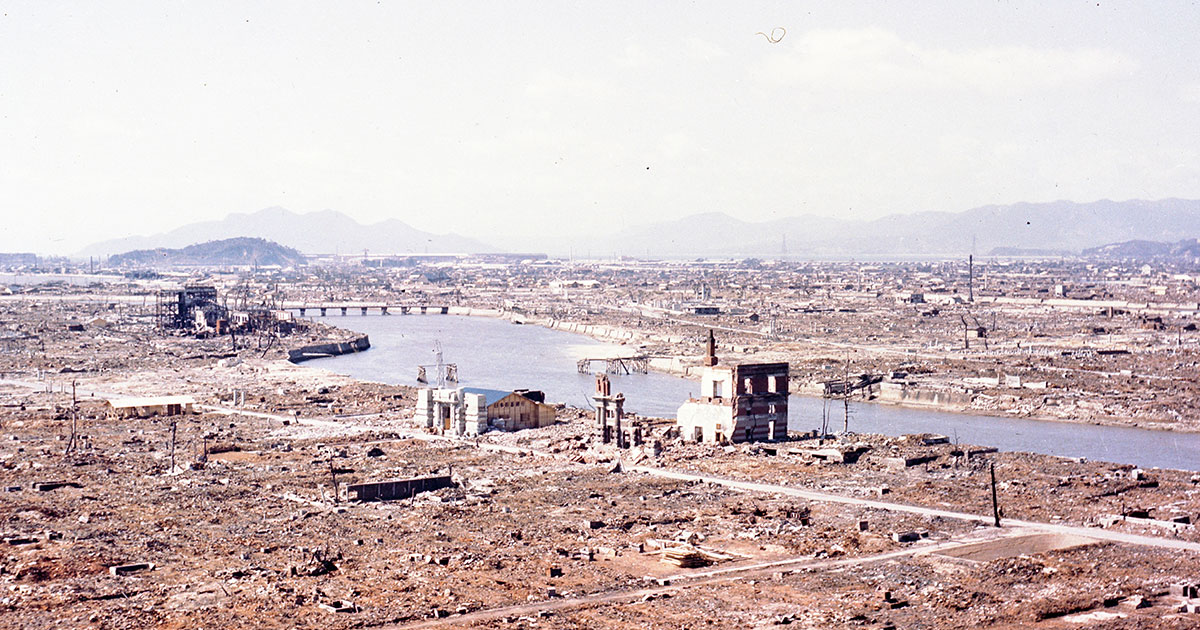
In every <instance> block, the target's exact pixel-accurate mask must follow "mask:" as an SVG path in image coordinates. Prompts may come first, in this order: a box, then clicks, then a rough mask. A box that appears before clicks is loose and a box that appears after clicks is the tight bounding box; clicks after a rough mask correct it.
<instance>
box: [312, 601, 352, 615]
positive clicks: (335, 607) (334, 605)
mask: <svg viewBox="0 0 1200 630" xmlns="http://www.w3.org/2000/svg"><path fill="white" fill-rule="evenodd" d="M317 607H318V608H320V609H321V610H327V611H329V612H333V613H353V612H358V606H356V605H354V604H353V603H352V602H347V601H342V600H340V599H339V600H334V601H332V602H329V603H327V604H325V603H322V604H317Z"/></svg>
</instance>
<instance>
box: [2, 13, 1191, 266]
mask: <svg viewBox="0 0 1200 630" xmlns="http://www.w3.org/2000/svg"><path fill="white" fill-rule="evenodd" d="M0 8H2V11H0V12H2V14H3V15H0V204H2V206H0V207H2V208H3V210H2V215H0V216H3V218H4V221H3V224H2V225H0V251H38V252H73V251H76V250H78V249H79V248H81V247H82V246H84V245H86V244H88V243H91V242H94V241H98V240H102V239H106V238H111V237H117V236H123V235H127V234H149V233H154V232H159V231H164V230H167V229H171V228H174V227H177V226H179V225H183V224H185V223H189V222H192V221H198V220H206V219H217V218H221V217H223V216H225V215H226V214H228V213H230V212H252V211H255V210H258V209H261V208H264V207H267V206H275V205H278V206H284V207H286V208H289V209H291V210H294V211H297V212H310V211H316V210H321V209H325V208H331V209H334V210H338V211H341V212H344V213H346V214H349V215H351V216H353V217H355V218H356V219H358V220H360V221H363V222H374V221H378V220H382V219H385V218H389V217H394V218H398V219H400V220H402V221H405V222H407V223H409V224H411V225H413V226H415V227H418V228H421V229H425V230H430V231H435V232H447V231H455V232H459V233H461V234H465V235H468V236H474V237H478V238H483V239H485V240H488V241H490V242H492V243H494V244H496V245H498V246H501V247H505V248H508V247H506V245H509V244H511V245H512V248H513V249H519V248H520V243H522V242H526V241H524V240H523V238H524V236H525V235H528V234H531V233H536V234H539V235H557V234H567V233H575V232H578V231H579V230H582V229H589V228H596V229H606V230H616V229H618V228H620V227H624V226H627V225H633V224H639V223H647V222H650V221H653V220H657V219H660V218H661V219H672V218H678V217H681V216H685V215H688V214H693V213H697V212H709V211H722V212H726V213H729V214H732V215H735V216H740V217H743V218H746V219H749V220H766V219H771V218H775V217H780V216H787V215H797V214H819V215H826V216H843V217H855V218H872V217H876V216H881V215H883V214H888V213H892V212H914V211H920V210H951V211H957V210H964V209H967V208H970V207H974V206H978V205H984V204H991V203H1012V202H1017V201H1050V200H1055V199H1070V200H1075V201H1092V200H1095V199H1100V198H1110V199H1129V198H1148V199H1157V198H1163V197H1188V198H1200V43H1198V42H1200V36H1198V35H1197V33H1200V7H1198V6H1197V3H1196V2H1172V1H1163V0H1160V1H1157V2H1109V1H1105V0H1102V1H1101V2H1095V1H1092V2H1075V1H1068V0H1054V1H1051V2H1046V1H1045V0H1039V1H1036V2H1028V3H1026V2H1007V1H1004V0H1000V1H994V0H993V1H982V0H981V1H976V2H971V1H967V2H964V1H962V0H951V1H946V2H929V1H921V2H911V3H908V2H894V1H892V2H846V1H843V0H839V1H837V2H821V3H817V2H770V3H768V2H745V3H742V2H737V3H733V2H721V3H717V2H712V3H708V2H687V3H683V2H680V3H670V2H662V3H660V2H646V1H644V0H643V1H639V2H629V3H623V2H614V1H604V2H591V3H572V2H557V1H555V2H545V1H543V2H536V3H518V2H471V3H459V2H446V1H438V2H420V3H418V2H386V3H375V2H371V3H356V2H323V3H314V4H311V5H307V4H304V3H301V2H279V3H260V2H230V3H220V2H189V3H172V2H163V1H159V0H155V1H150V2H141V3H135V2H118V1H113V2H86V3H69V2H60V1H54V2H48V1H46V0H37V1H35V2H13V1H7V0H0ZM776 27H783V28H785V29H786V35H784V36H783V38H782V39H781V40H780V41H778V42H777V43H772V42H770V41H768V39H767V37H765V36H764V35H760V34H757V33H758V32H759V31H763V32H766V33H770V32H771V31H772V29H774V28H776ZM776 34H782V31H776Z"/></svg>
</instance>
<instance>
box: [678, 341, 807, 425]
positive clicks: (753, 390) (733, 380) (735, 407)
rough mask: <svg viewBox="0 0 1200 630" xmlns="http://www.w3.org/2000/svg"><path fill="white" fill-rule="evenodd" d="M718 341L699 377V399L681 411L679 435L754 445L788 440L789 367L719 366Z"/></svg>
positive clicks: (711, 344)
mask: <svg viewBox="0 0 1200 630" xmlns="http://www.w3.org/2000/svg"><path fill="white" fill-rule="evenodd" d="M717 363H718V361H717V355H716V341H715V340H714V339H713V333H712V331H711V330H710V331H708V348H707V353H706V356H705V357H704V362H703V366H704V367H703V370H702V371H701V374H700V396H699V397H698V398H692V399H690V400H688V401H687V402H686V403H684V404H683V405H682V406H680V407H679V412H678V413H677V415H676V423H677V424H678V426H679V434H680V436H682V437H683V438H684V439H686V440H694V441H698V442H717V443H722V442H758V441H764V440H782V439H785V438H786V437H787V419H788V364H787V363H746V364H742V365H731V366H722V365H717Z"/></svg>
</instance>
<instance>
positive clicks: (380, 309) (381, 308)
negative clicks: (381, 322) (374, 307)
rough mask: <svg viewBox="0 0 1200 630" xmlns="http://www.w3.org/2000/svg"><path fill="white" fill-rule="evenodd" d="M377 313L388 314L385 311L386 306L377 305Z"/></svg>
mask: <svg viewBox="0 0 1200 630" xmlns="http://www.w3.org/2000/svg"><path fill="white" fill-rule="evenodd" d="M379 314H380V315H387V314H388V312H387V307H386V306H380V307H379Z"/></svg>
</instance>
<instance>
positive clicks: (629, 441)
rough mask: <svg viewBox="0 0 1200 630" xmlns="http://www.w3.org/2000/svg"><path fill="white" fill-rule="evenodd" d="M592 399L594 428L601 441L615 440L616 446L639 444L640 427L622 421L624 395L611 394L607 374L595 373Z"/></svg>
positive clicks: (623, 415) (640, 440)
mask: <svg viewBox="0 0 1200 630" xmlns="http://www.w3.org/2000/svg"><path fill="white" fill-rule="evenodd" d="M592 400H594V401H596V430H597V431H598V432H599V434H600V441H601V442H603V443H605V444H608V443H610V442H616V443H617V448H629V447H630V446H640V445H641V443H642V427H640V426H637V425H634V424H633V423H625V422H624V420H625V395H624V394H621V393H619V392H618V393H617V394H616V395H615V396H614V395H613V393H612V383H611V382H610V381H609V380H608V375H607V374H597V375H596V393H595V394H594V395H593V396H592Z"/></svg>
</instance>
